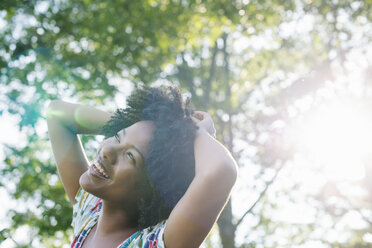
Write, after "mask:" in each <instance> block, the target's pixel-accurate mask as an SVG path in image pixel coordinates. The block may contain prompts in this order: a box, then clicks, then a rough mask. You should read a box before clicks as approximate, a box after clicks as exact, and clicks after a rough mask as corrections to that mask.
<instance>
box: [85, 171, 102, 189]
mask: <svg viewBox="0 0 372 248" xmlns="http://www.w3.org/2000/svg"><path fill="white" fill-rule="evenodd" d="M102 181H103V180H102V179H100V178H96V177H95V176H92V175H91V174H90V173H89V170H87V171H86V172H84V173H83V174H82V175H81V176H80V179H79V184H80V186H81V187H82V188H83V189H84V190H85V191H87V192H89V193H92V194H94V193H95V192H97V191H99V189H100V188H102V186H103V185H102Z"/></svg>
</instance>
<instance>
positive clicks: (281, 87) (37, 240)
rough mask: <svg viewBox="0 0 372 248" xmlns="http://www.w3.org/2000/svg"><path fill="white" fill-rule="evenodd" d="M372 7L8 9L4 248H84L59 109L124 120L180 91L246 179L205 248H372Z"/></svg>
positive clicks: (231, 4) (161, 2)
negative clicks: (61, 173)
mask: <svg viewBox="0 0 372 248" xmlns="http://www.w3.org/2000/svg"><path fill="white" fill-rule="evenodd" d="M371 6H372V1H371V0H365V1H348V0H332V1H325V0H294V1H284V0H271V1H266V0H263V1H258V0H143V1H135V0H131V1H130V0H126V1H125V0H117V1H98V0H82V1H71V0H54V1H39V0H29V1H26V0H5V1H4V0H3V1H1V3H0V72H1V73H0V130H1V135H0V142H1V146H0V199H1V210H0V247H1V248H8V247H18V248H19V247H69V242H70V241H71V237H72V230H71V226H70V224H71V218H72V209H71V207H70V204H69V202H68V200H67V197H66V195H65V194H64V190H63V187H62V184H61V182H60V181H59V179H58V176H57V171H56V166H55V162H54V158H53V155H52V150H51V145H50V143H49V140H48V134H47V127H46V121H45V111H46V106H48V104H49V102H50V101H51V100H53V99H63V100H65V101H71V102H76V103H82V104H85V105H90V106H96V107H98V108H100V109H102V110H107V111H114V110H115V109H116V108H122V107H125V99H126V97H127V96H128V94H130V92H131V91H132V90H133V89H134V88H135V87H137V86H138V85H139V84H147V85H156V86H157V85H170V84H174V85H177V86H179V87H180V88H181V90H182V93H183V96H184V97H185V98H187V97H191V99H192V102H193V103H194V105H195V108H196V109H198V110H202V111H208V112H209V113H210V114H211V115H212V117H213V119H214V122H215V125H216V129H217V139H218V140H219V141H220V142H222V143H223V144H225V145H226V147H227V148H228V149H229V150H230V151H231V152H232V154H233V156H234V158H235V159H236V161H237V162H238V165H239V167H240V175H239V179H238V182H237V184H236V186H235V187H234V190H233V192H232V197H231V201H229V202H228V204H227V206H226V208H225V210H224V211H223V213H222V215H221V217H220V219H219V221H218V225H215V227H214V228H213V230H212V232H211V233H210V235H209V236H208V238H207V239H206V241H205V242H204V244H203V247H217V248H233V247H234V248H235V247H236V248H261V247H262V248H264V247H265V248H266V247H283V248H284V247H296V248H300V247H301V248H305V247H311V248H314V247H316V248H323V247H324V248H328V247H336V248H346V247H347V248H363V247H372V180H371V179H368V175H370V174H371V173H372V151H371V149H372V132H371V127H372V111H371V110H372V108H371V107H372V98H371V96H372V80H371V79H372V43H371V38H372V24H371V18H372V11H371ZM82 139H83V143H84V145H85V147H86V150H87V154H88V157H92V155H93V154H94V152H95V149H96V148H97V147H98V144H99V142H100V141H102V137H93V136H84V137H82Z"/></svg>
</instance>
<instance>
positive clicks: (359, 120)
mask: <svg viewBox="0 0 372 248" xmlns="http://www.w3.org/2000/svg"><path fill="white" fill-rule="evenodd" d="M371 123H372V121H371V118H369V117H368V113H365V112H364V111H363V110H362V109H360V108H358V107H357V106H352V105H350V104H347V105H341V104H332V105H327V106H323V107H322V108H321V109H319V110H317V111H315V112H313V113H312V114H310V115H309V116H307V118H306V121H304V123H303V125H301V126H302V127H301V128H300V133H299V135H297V141H298V146H299V150H300V152H301V153H303V154H305V155H306V156H307V157H308V158H309V160H311V161H312V162H314V163H315V164H314V166H317V168H320V169H321V171H322V173H324V174H325V175H326V177H327V178H328V179H330V180H343V179H349V180H360V179H362V178H363V177H364V167H363V163H365V159H366V157H367V155H368V153H370V149H371V147H372V135H371V133H372V132H371V131H370V127H371Z"/></svg>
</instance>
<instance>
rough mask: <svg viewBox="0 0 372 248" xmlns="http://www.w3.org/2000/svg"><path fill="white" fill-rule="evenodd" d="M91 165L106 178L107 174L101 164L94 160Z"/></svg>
mask: <svg viewBox="0 0 372 248" xmlns="http://www.w3.org/2000/svg"><path fill="white" fill-rule="evenodd" d="M93 165H94V166H95V167H96V168H97V169H98V170H99V171H100V172H101V173H102V175H104V176H105V177H106V178H108V176H107V174H106V173H105V171H104V169H103V168H102V166H101V164H100V163H99V162H98V161H97V160H95V161H94V163H93Z"/></svg>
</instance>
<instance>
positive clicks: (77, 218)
mask: <svg viewBox="0 0 372 248" xmlns="http://www.w3.org/2000/svg"><path fill="white" fill-rule="evenodd" d="M101 208H102V200H101V199H100V198H98V197H96V196H94V195H92V194H89V193H88V192H86V191H85V190H84V189H83V188H80V189H79V190H78V192H77V194H76V196H75V199H74V205H73V215H72V227H73V229H74V236H75V235H77V234H78V233H80V232H81V231H82V230H84V229H86V228H88V226H90V224H92V223H93V222H94V221H95V220H96V219H97V218H96V217H97V216H98V213H99V212H100V210H101ZM93 224H94V223H93Z"/></svg>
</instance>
